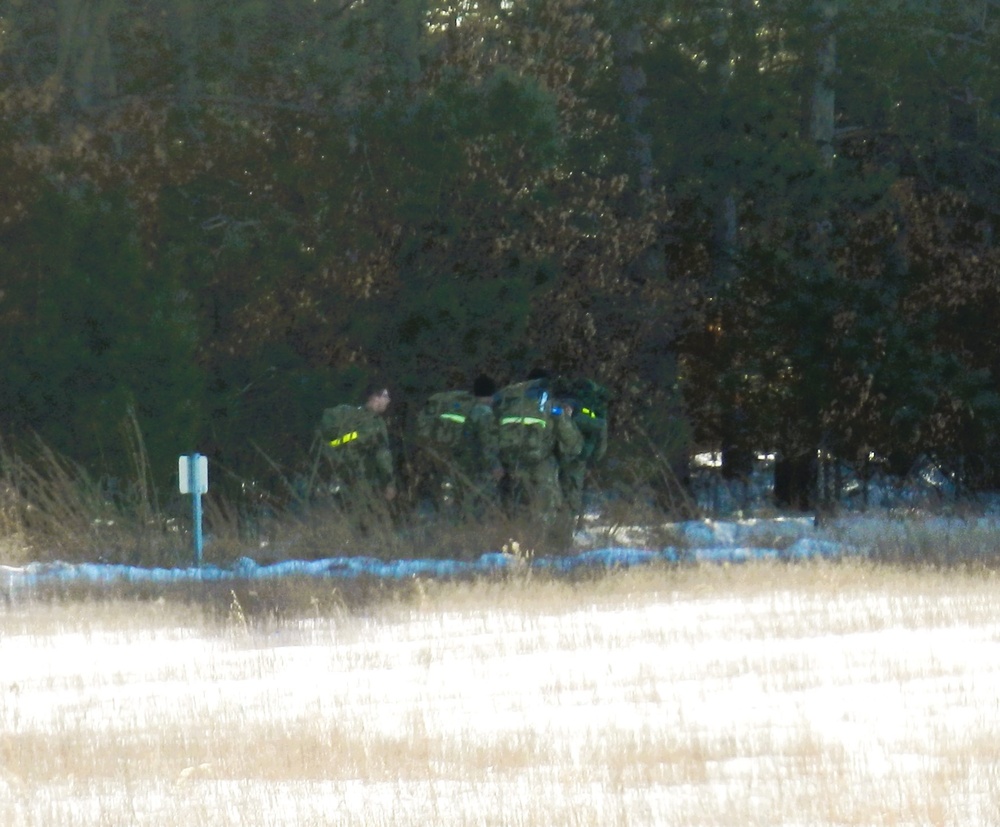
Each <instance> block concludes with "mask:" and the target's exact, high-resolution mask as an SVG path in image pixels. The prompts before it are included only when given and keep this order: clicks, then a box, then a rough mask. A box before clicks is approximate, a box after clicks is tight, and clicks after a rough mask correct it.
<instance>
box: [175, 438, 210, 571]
mask: <svg viewBox="0 0 1000 827" xmlns="http://www.w3.org/2000/svg"><path fill="white" fill-rule="evenodd" d="M177 480H178V483H179V485H180V490H181V493H182V494H190V495H191V505H192V512H193V517H194V519H193V523H194V564H195V565H196V566H200V565H201V552H202V548H203V543H202V534H201V495H202V494H207V493H208V457H205V456H202V455H201V454H192V455H191V456H182V457H181V458H180V461H179V462H178V466H177Z"/></svg>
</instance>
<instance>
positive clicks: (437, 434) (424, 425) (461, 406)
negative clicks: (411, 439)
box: [417, 391, 476, 453]
mask: <svg viewBox="0 0 1000 827" xmlns="http://www.w3.org/2000/svg"><path fill="white" fill-rule="evenodd" d="M475 404H476V398H475V397H474V396H473V395H472V394H471V393H470V392H469V391H441V392H440V393H435V394H432V395H431V396H430V397H429V398H428V399H427V402H426V403H425V404H424V407H423V409H422V410H421V411H420V413H418V414H417V438H418V439H419V440H420V444H421V445H424V446H426V447H429V448H430V449H431V450H433V451H442V452H447V453H452V452H454V451H455V450H457V449H459V448H461V447H462V445H463V441H464V438H465V422H466V419H467V418H468V416H469V412H470V411H471V410H472V408H473V406H474V405H475Z"/></svg>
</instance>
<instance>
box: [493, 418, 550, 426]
mask: <svg viewBox="0 0 1000 827" xmlns="http://www.w3.org/2000/svg"><path fill="white" fill-rule="evenodd" d="M500 424H501V425H541V426H542V427H543V428H544V427H545V426H546V424H547V423H546V422H545V420H544V419H539V418H538V417H537V416H505V417H503V418H502V419H501V420H500Z"/></svg>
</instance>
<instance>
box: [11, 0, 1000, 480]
mask: <svg viewBox="0 0 1000 827" xmlns="http://www.w3.org/2000/svg"><path fill="white" fill-rule="evenodd" d="M998 41H1000V4H998V3H997V2H996V0H973V1H972V2H965V1H964V0H963V2H957V0H944V2H940V0H937V1H936V2H930V1H929V0H874V2H860V0H774V2H768V3H758V2H754V1H753V0H711V1H710V2H703V0H595V2H578V1H577V0H543V1H542V2H528V3H521V2H517V0H514V2H508V1H507V0H503V1H502V2H494V0H486V2H482V3H465V2H461V3H450V2H435V0H353V1H352V0H319V1H318V2H317V0H228V1H227V2H225V3H222V2H217V0H203V2H197V3H196V2H194V1H193V0H157V2H152V0H132V2H124V0H48V2H39V1H35V2H31V1H29V0H9V2H7V3H5V4H4V7H3V10H2V11H0V78H2V90H0V192H2V193H3V197H2V198H0V278H2V285H0V434H2V435H3V438H4V439H5V440H8V439H14V440H19V439H22V438H25V437H27V436H29V435H31V434H35V433H37V434H39V435H40V436H41V437H42V438H43V439H44V440H45V441H46V442H47V443H48V444H51V445H52V446H53V447H54V448H56V449H57V450H59V451H60V452H64V453H66V454H68V455H70V456H72V457H74V458H76V459H78V460H79V461H80V462H81V463H83V464H84V465H85V466H86V467H89V468H92V469H94V472H95V473H109V474H114V473H121V471H122V468H123V464H124V463H127V462H128V457H127V456H125V452H123V451H122V448H121V446H123V445H126V444H128V440H126V439H125V438H124V436H123V431H122V429H123V427H131V426H130V425H129V423H133V422H137V423H138V425H139V427H140V429H141V432H142V434H143V436H144V439H145V442H146V445H147V448H148V451H149V455H150V458H151V461H152V467H153V468H155V469H163V470H162V476H163V478H164V479H166V478H167V477H168V476H169V474H170V471H171V470H172V469H173V468H174V458H175V457H176V455H177V454H178V453H181V452H185V451H190V450H194V449H197V450H201V451H202V452H204V453H209V454H210V455H212V456H213V458H214V460H215V462H216V463H218V464H219V465H221V467H223V468H225V469H227V470H228V471H230V472H232V473H233V474H235V475H237V476H241V477H244V478H257V477H259V476H260V475H261V474H262V473H264V472H265V471H266V470H268V469H271V470H273V469H274V468H275V467H277V468H282V469H293V468H295V467H300V466H302V465H303V464H304V463H305V462H306V455H307V453H308V451H309V448H310V440H311V438H312V433H313V428H314V426H315V424H316V421H317V418H318V415H319V412H320V411H321V410H322V408H323V407H324V406H326V405H328V404H331V403H332V402H335V401H342V400H344V399H345V398H348V397H352V396H354V395H356V392H357V390H358V388H359V386H360V385H361V383H363V381H364V380H365V378H366V377H368V376H371V375H373V374H376V373H377V374H379V375H381V376H384V377H387V378H388V379H389V381H390V382H391V383H392V384H393V386H394V387H395V388H396V389H397V391H399V392H398V393H397V395H396V397H397V405H396V407H395V410H394V414H395V420H394V427H395V428H396V429H397V432H402V430H403V429H404V428H405V426H406V423H407V422H408V421H409V420H410V419H411V418H412V403H415V402H416V401H417V400H420V399H422V398H423V397H424V396H425V395H426V394H427V393H429V392H431V391H433V390H437V389H440V388H441V387H443V386H446V385H454V384H456V383H466V382H467V381H468V379H469V377H470V376H472V375H474V374H475V373H476V372H478V371H479V370H487V371H490V372H492V373H494V374H495V375H496V376H497V378H498V379H500V380H505V379H512V378H517V377H519V376H521V375H523V373H524V372H525V371H526V370H527V369H528V368H529V367H530V366H531V365H533V364H535V363H544V364H546V365H547V366H549V367H550V368H551V369H553V370H556V371H561V372H567V373H583V374H586V375H589V376H592V377H594V378H596V379H598V380H600V381H602V382H604V383H606V384H607V385H609V386H610V387H611V388H612V389H613V391H614V392H615V394H616V403H615V412H614V415H615V424H616V434H615V435H616V437H617V439H616V443H617V445H618V448H619V450H624V449H625V448H627V446H629V445H632V446H635V447H638V448H639V449H640V451H639V453H641V454H643V455H645V456H648V455H649V451H648V448H649V445H650V444H651V443H652V444H654V445H657V446H660V448H661V449H662V450H663V452H664V453H665V454H674V453H677V454H680V453H683V450H684V448H685V446H686V445H687V444H688V443H689V442H690V443H694V444H699V445H727V446H733V445H736V446H738V445H748V444H753V445H761V446H765V445H766V446H769V447H773V448H776V449H778V450H779V451H781V453H782V456H783V457H785V458H786V459H787V460H788V461H790V462H793V463H794V462H796V461H797V460H798V461H801V460H802V459H803V458H805V459H808V458H810V457H814V456H815V454H816V448H817V447H822V448H823V449H825V450H826V451H828V452H830V453H831V454H833V455H835V456H839V457H842V458H843V459H845V460H846V461H850V462H855V463H864V462H866V461H867V460H868V458H869V457H870V456H871V455H872V452H875V453H877V454H878V455H879V456H884V457H886V458H888V460H889V461H890V462H891V463H892V464H893V465H894V467H896V468H898V469H905V468H906V466H907V465H908V464H909V463H911V462H912V461H913V459H914V458H915V457H916V456H918V455H920V454H931V455H933V456H935V457H937V458H938V459H939V460H940V461H942V462H945V463H950V464H953V465H954V466H955V467H958V466H959V465H961V467H962V468H964V469H965V470H966V472H967V478H968V479H969V480H970V481H972V482H975V483H977V484H988V483H992V482H994V481H995V479H994V477H995V476H996V470H997V469H1000V442H998V438H997V437H996V434H997V433H998V432H1000V431H998V425H1000V393H998V380H1000V361H998V354H1000V348H998V344H1000V342H998V341H997V340H998V338H1000V318H998V316H1000V301H998V299H1000V296H998V295H997V294H998V290H1000V279H998V264H1000V257H998V255H997V253H996V250H995V244H994V233H995V232H996V228H997V222H998V216H1000V204H998V198H1000V164H998V161H1000V155H998V151H997V149H996V147H997V146H998V141H997V138H998V133H1000V129H998V126H1000V123H998V110H1000V77H998V73H997V57H996V56H997V55H1000V42H998ZM408 405H410V406H411V407H409V408H408ZM738 455H739V452H738V451H736V452H733V453H731V454H727V457H728V456H738ZM157 473H160V472H159V471H157Z"/></svg>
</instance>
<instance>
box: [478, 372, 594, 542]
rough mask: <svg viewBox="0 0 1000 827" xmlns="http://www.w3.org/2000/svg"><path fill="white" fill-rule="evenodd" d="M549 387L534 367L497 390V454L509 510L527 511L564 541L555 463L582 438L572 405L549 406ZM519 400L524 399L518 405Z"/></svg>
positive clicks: (574, 449)
mask: <svg viewBox="0 0 1000 827" xmlns="http://www.w3.org/2000/svg"><path fill="white" fill-rule="evenodd" d="M549 385H550V383H549V376H548V373H547V372H545V371H542V370H535V371H532V373H530V374H529V376H528V381H526V382H520V383H517V384H514V385H510V386H508V387H507V388H504V389H503V390H502V391H500V393H499V394H498V416H499V420H500V445H501V454H500V456H501V459H502V461H503V463H504V468H505V470H506V472H507V477H506V480H505V482H506V486H507V488H506V493H507V499H508V503H509V505H510V507H511V509H512V510H513V511H514V513H517V512H519V511H522V510H524V511H526V513H527V514H528V516H529V517H531V518H532V519H533V520H536V521H538V522H540V523H541V524H542V525H543V526H545V527H546V528H547V529H551V532H550V534H551V535H552V536H554V537H559V538H560V540H564V539H566V538H565V534H566V532H565V530H564V529H565V528H566V527H567V526H568V525H569V523H568V520H567V517H568V512H567V510H566V504H565V500H564V498H563V494H562V489H561V487H560V484H559V464H560V462H561V461H568V460H570V459H572V458H573V457H576V456H577V455H578V454H579V453H580V451H581V450H582V448H583V436H582V435H581V433H580V431H579V429H578V428H577V427H576V426H575V425H574V424H573V421H572V414H573V411H572V407H571V406H569V405H567V406H566V407H562V406H560V405H557V404H553V399H552V396H551V394H550V390H549ZM521 398H523V399H525V400H526V402H527V403H520V402H519V400H520V399H521ZM515 403H518V404H519V405H520V407H517V405H516V404H515Z"/></svg>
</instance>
